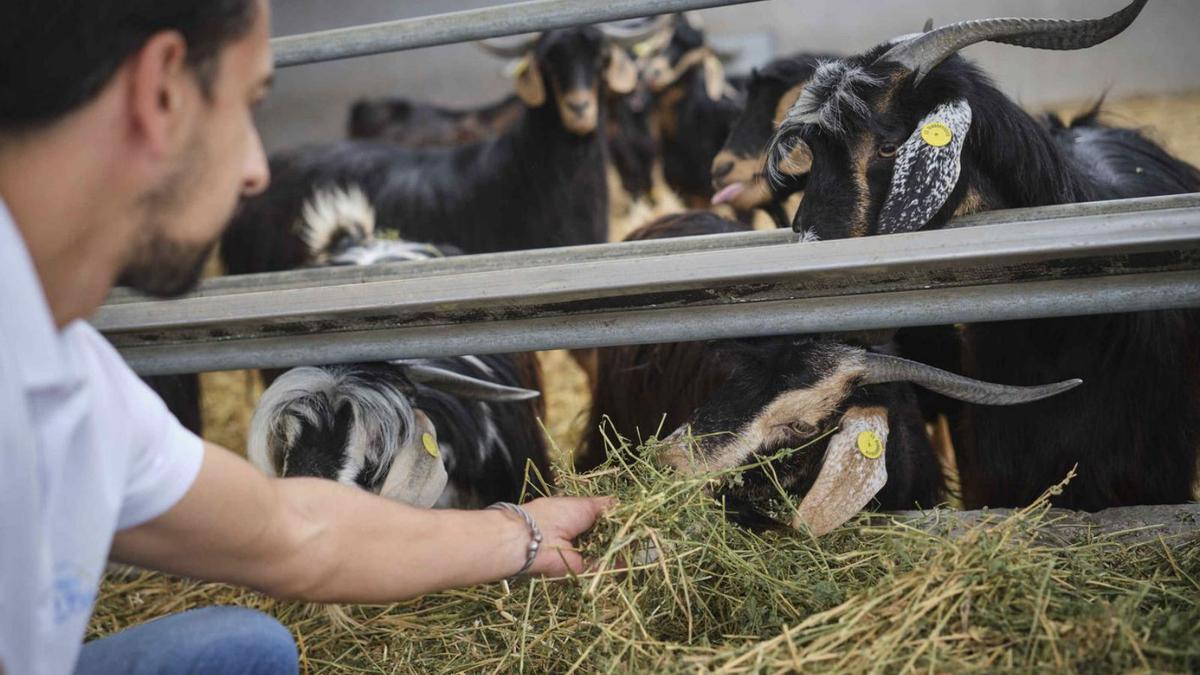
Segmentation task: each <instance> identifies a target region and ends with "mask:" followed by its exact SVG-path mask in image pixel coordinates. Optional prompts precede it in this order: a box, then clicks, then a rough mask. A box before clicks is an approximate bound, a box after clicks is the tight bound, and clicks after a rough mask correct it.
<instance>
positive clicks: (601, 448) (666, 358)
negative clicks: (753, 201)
mask: <svg viewBox="0 0 1200 675" xmlns="http://www.w3.org/2000/svg"><path fill="white" fill-rule="evenodd" d="M749 229H750V228H749V226H748V225H743V224H741V223H737V222H734V221H732V220H726V219H725V218H722V217H720V216H718V215H716V214H713V213H709V212H707V211H691V212H687V213H681V214H672V215H669V216H663V217H662V218H659V219H658V220H655V221H654V222H652V223H649V224H647V225H644V226H642V227H640V228H638V229H636V230H634V231H633V232H631V233H630V234H629V236H627V237H626V238H625V241H643V240H647V239H667V238H673V237H690V236H697V235H705V234H725V233H729V232H743V231H746V230H749ZM711 349H712V343H710V342H672V343H662V344H646V345H630V346H626V347H606V348H602V349H597V350H596V352H595V365H594V367H592V368H591V369H590V370H592V371H593V372H594V375H593V377H592V378H591V379H592V383H591V385H592V395H591V408H590V411H589V413H588V415H589V416H588V421H587V426H586V427H585V431H584V435H583V438H582V442H581V445H580V448H579V451H578V452H577V453H576V458H575V466H576V468H578V469H579V470H581V471H586V470H588V469H592V468H594V467H596V466H598V465H599V464H600V463H602V462H603V461H604V459H605V458H606V457H607V446H606V444H605V438H604V434H603V433H602V432H601V430H600V429H601V425H603V424H604V420H605V418H607V419H608V420H609V422H610V425H611V426H610V425H605V426H606V428H607V430H608V431H610V432H611V431H615V432H616V433H617V434H619V435H620V436H623V437H625V438H628V439H634V440H645V439H647V438H649V437H650V436H651V435H653V434H655V433H656V432H658V430H659V429H662V430H664V431H665V432H669V431H671V430H672V429H675V428H676V427H678V426H679V425H680V424H682V423H683V422H684V420H686V419H687V416H688V415H690V414H691V413H692V411H693V410H695V409H696V407H697V406H699V405H700V403H701V402H703V401H704V400H705V399H706V398H707V397H708V395H709V394H710V393H711V392H712V390H713V388H714V387H716V386H717V385H718V384H719V383H720V382H721V381H722V380H723V379H724V378H725V376H726V375H728V372H727V370H726V369H725V367H724V366H725V364H724V362H723V361H721V360H720V359H715V358H713V357H712V354H711ZM611 440H613V441H614V442H615V441H616V439H615V438H613V439H611Z"/></svg>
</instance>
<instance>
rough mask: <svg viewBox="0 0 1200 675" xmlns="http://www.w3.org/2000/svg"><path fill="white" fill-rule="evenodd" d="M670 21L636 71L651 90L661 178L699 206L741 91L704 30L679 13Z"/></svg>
mask: <svg viewBox="0 0 1200 675" xmlns="http://www.w3.org/2000/svg"><path fill="white" fill-rule="evenodd" d="M673 22H674V24H673V31H672V33H671V39H670V42H669V43H668V44H667V45H666V47H665V48H664V49H663V50H662V51H661V53H657V54H655V55H653V56H651V57H649V58H646V59H644V61H645V63H644V64H643V65H642V68H641V70H642V76H643V77H644V78H645V80H646V84H647V85H648V86H649V88H650V91H651V92H653V93H654V104H653V110H654V115H653V117H654V120H655V121H654V126H655V128H656V129H657V132H658V140H659V148H660V150H659V151H660V152H661V154H662V162H663V177H664V179H665V180H666V182H667V185H668V186H669V187H670V188H671V189H672V190H673V191H674V192H675V193H676V194H677V195H679V196H680V198H681V199H682V200H683V202H684V204H685V205H686V206H687V207H688V208H693V209H702V208H706V207H708V206H709V203H710V202H711V201H712V197H713V187H712V182H713V181H712V175H711V174H710V172H709V168H710V166H711V164H712V160H713V157H714V156H715V155H716V154H717V151H718V150H719V149H720V147H721V144H722V143H724V142H725V137H726V136H728V135H729V130H730V128H731V127H732V125H733V121H734V120H735V119H736V118H737V116H738V114H739V113H740V112H741V109H742V94H741V92H740V91H739V90H738V88H737V86H736V85H737V83H738V82H737V81H736V80H735V81H731V80H729V79H727V78H726V77H725V68H724V66H722V65H721V57H720V55H719V54H718V53H717V52H716V51H714V50H713V49H712V48H711V47H709V46H708V45H707V44H706V43H705V38H704V32H703V31H701V30H699V29H698V28H696V27H695V26H693V25H692V22H691V21H689V19H688V18H687V17H686V16H684V15H683V14H678V15H675V17H674V19H673Z"/></svg>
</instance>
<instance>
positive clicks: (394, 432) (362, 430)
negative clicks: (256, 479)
mask: <svg viewBox="0 0 1200 675" xmlns="http://www.w3.org/2000/svg"><path fill="white" fill-rule="evenodd" d="M398 384H399V383H398ZM347 403H348V404H349V405H350V407H351V410H352V411H353V414H354V422H353V426H352V427H351V429H350V432H349V434H348V435H347V439H346V446H345V447H344V448H342V452H343V455H344V457H343V461H342V463H341V469H340V470H339V471H338V475H337V476H336V478H337V480H338V482H340V483H344V484H346V485H355V484H356V483H355V478H356V477H357V476H358V474H359V473H360V472H361V471H362V468H363V467H364V466H367V465H370V464H373V465H375V467H376V470H375V474H374V476H373V478H372V479H373V481H378V480H379V479H381V478H382V477H383V475H384V473H385V472H386V470H387V469H388V467H390V466H391V464H392V462H391V460H392V458H393V457H395V455H396V453H397V452H399V451H400V449H401V448H405V447H408V446H411V445H413V444H414V443H415V442H416V435H417V424H416V416H415V414H414V412H413V407H412V402H411V401H410V400H409V398H408V396H407V395H406V394H405V393H404V391H402V390H401V388H400V387H399V386H388V384H387V383H381V382H379V381H378V380H373V381H366V380H363V379H361V378H360V377H356V376H355V374H354V370H353V368H352V367H348V366H326V367H321V368H314V367H304V368H293V369H291V370H289V371H287V372H286V373H284V374H283V375H281V376H280V377H279V379H277V380H275V382H274V383H272V384H271V386H270V387H268V388H267V390H266V391H265V392H263V395H262V398H260V399H259V401H258V406H257V407H256V408H255V409H254V416H253V417H252V418H251V420H250V433H249V437H248V438H247V443H246V445H247V448H246V452H247V457H248V458H249V459H250V462H251V463H252V464H254V466H256V467H258V469H259V470H261V471H263V472H264V473H266V474H268V475H272V476H282V475H284V473H285V472H286V470H287V463H288V453H289V452H290V451H291V450H292V446H293V444H294V443H295V441H296V439H297V438H298V437H299V435H300V430H301V425H304V424H310V425H314V426H317V425H325V424H327V423H330V422H331V421H332V420H331V419H329V418H328V416H327V415H323V414H322V409H324V410H325V411H336V410H338V409H339V408H340V407H341V406H342V405H344V404H347Z"/></svg>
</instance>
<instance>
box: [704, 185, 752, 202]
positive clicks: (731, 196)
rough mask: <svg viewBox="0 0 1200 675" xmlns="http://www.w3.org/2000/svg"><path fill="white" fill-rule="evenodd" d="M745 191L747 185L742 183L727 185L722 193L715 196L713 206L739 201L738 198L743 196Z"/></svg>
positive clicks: (722, 189)
mask: <svg viewBox="0 0 1200 675" xmlns="http://www.w3.org/2000/svg"><path fill="white" fill-rule="evenodd" d="M745 190H746V184H745V183H742V182H738V183H732V184H730V185H726V186H725V187H723V188H721V191H720V192H718V193H717V194H715V195H713V198H712V204H713V206H716V205H718V204H724V203H725V202H731V201H733V200H735V199H737V196H738V195H740V194H742V192H744V191H745Z"/></svg>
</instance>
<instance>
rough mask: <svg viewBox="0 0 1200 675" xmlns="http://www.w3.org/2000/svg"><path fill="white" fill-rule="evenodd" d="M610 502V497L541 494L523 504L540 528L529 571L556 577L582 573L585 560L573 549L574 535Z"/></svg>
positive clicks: (584, 528)
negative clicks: (535, 551)
mask: <svg viewBox="0 0 1200 675" xmlns="http://www.w3.org/2000/svg"><path fill="white" fill-rule="evenodd" d="M613 503H614V500H613V499H612V498H611V497H543V498H542V499H535V500H533V501H531V502H529V503H527V504H524V505H523V506H524V508H525V510H526V511H528V512H529V515H531V516H533V520H534V522H536V523H537V525H538V529H540V530H541V531H542V546H541V549H539V551H538V556H537V558H536V559H535V560H534V561H533V567H531V568H530V569H529V573H530V574H541V575H545V576H556V577H557V576H563V575H565V574H568V573H575V574H578V573H580V572H583V571H584V570H585V569H586V568H587V562H586V561H584V559H583V556H581V555H579V552H578V551H577V550H576V549H575V544H574V541H575V538H576V537H578V536H579V535H581V534H583V533H584V532H586V531H588V530H589V529H591V527H592V525H593V524H594V523H595V522H596V519H597V518H599V517H600V514H601V513H604V511H606V510H607V509H609V508H610V507H612V505H613Z"/></svg>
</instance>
